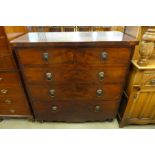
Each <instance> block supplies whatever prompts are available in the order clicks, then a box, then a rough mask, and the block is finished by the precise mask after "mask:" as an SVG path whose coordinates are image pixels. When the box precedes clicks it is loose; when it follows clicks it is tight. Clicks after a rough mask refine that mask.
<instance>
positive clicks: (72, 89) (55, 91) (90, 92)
mask: <svg viewBox="0 0 155 155" xmlns="http://www.w3.org/2000/svg"><path fill="white" fill-rule="evenodd" d="M28 87H29V88H28V89H29V92H30V96H31V98H32V99H33V100H35V101H45V102H48V101H49V102H50V101H51V100H56V99H61V100H72V99H73V100H89V99H90V100H91V99H97V100H101V99H104V100H117V99H119V98H120V95H121V91H122V85H121V84H117V85H113V84H109V85H102V86H101V85H91V84H85V85H84V84H76V83H74V84H64V85H29V86H28Z"/></svg>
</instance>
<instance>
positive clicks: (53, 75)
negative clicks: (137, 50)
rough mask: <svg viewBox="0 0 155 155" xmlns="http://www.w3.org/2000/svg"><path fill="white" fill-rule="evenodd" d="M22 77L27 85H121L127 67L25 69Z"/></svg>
mask: <svg viewBox="0 0 155 155" xmlns="http://www.w3.org/2000/svg"><path fill="white" fill-rule="evenodd" d="M23 72H24V76H25V77H26V80H27V82H28V83H29V84H50V83H51V84H53V83H54V84H63V83H74V82H75V81H76V82H79V83H94V84H95V83H98V84H99V83H100V84H103V83H105V84H107V83H122V82H124V80H125V76H126V72H127V67H123V66H122V67H115V66H114V67H104V66H103V67H93V66H87V67H86V66H77V65H74V66H67V65H63V66H61V67H50V68H48V67H46V68H43V67H42V68H38V67H36V68H35V67H25V68H24V69H23Z"/></svg>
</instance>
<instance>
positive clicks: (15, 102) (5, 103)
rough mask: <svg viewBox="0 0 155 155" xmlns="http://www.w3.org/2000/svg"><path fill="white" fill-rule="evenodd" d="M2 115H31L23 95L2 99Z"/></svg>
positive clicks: (0, 110) (0, 105)
mask: <svg viewBox="0 0 155 155" xmlns="http://www.w3.org/2000/svg"><path fill="white" fill-rule="evenodd" d="M0 115H30V109H29V106H28V104H27V102H26V100H25V98H24V97H23V96H21V95H19V96H17V95H16V96H13V97H12V96H9V97H1V98H0Z"/></svg>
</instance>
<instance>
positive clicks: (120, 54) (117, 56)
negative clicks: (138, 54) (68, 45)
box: [76, 48, 131, 65]
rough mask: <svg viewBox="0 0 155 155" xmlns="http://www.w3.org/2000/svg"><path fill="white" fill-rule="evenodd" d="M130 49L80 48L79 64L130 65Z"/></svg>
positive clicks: (78, 53)
mask: <svg viewBox="0 0 155 155" xmlns="http://www.w3.org/2000/svg"><path fill="white" fill-rule="evenodd" d="M130 50H131V49H129V48H79V49H78V52H77V54H76V57H77V63H78V64H91V65H106V64H114V65H117V64H128V63H129V60H130V56H131V51H130Z"/></svg>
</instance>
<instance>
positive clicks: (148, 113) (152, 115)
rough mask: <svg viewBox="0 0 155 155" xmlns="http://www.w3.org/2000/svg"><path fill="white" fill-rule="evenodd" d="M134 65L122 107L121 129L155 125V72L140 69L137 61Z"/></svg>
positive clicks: (143, 68) (120, 113)
mask: <svg viewBox="0 0 155 155" xmlns="http://www.w3.org/2000/svg"><path fill="white" fill-rule="evenodd" d="M132 63H133V66H132V67H133V70H132V72H131V73H130V78H129V84H128V86H127V88H126V91H125V92H126V93H125V94H126V95H124V96H123V99H122V102H121V106H120V112H119V117H120V118H121V122H120V127H123V126H125V125H127V124H149V123H155V74H154V73H155V70H152V69H147V70H146V68H145V67H140V66H139V67H138V64H137V62H136V61H133V62H132ZM124 107H125V108H124Z"/></svg>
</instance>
